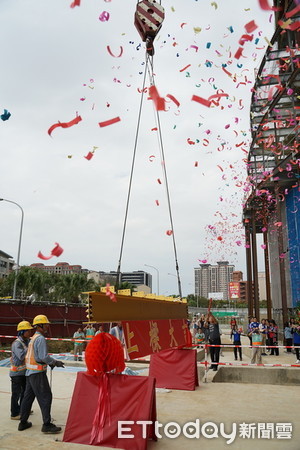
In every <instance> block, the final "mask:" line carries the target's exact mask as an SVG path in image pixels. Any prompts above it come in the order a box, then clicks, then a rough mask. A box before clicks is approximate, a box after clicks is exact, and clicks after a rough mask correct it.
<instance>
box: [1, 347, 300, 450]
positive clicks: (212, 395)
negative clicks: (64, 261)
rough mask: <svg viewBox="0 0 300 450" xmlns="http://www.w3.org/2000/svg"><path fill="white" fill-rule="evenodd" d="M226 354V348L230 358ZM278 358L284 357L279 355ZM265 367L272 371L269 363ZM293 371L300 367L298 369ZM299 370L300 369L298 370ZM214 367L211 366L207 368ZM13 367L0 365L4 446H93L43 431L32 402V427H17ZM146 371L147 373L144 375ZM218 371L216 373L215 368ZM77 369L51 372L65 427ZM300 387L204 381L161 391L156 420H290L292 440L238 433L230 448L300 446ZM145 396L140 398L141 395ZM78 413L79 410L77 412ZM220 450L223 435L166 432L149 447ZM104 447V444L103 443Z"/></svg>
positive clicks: (56, 410)
mask: <svg viewBox="0 0 300 450" xmlns="http://www.w3.org/2000/svg"><path fill="white" fill-rule="evenodd" d="M227 353H228V356H230V353H231V352H224V354H225V357H223V358H222V359H225V360H227ZM288 356H289V355H288ZM279 358H280V357H279ZM262 370H268V369H267V368H265V369H262ZM291 370H298V369H297V368H295V369H291ZM299 370H300V369H299ZM209 372H212V371H209ZM8 373H9V370H8V368H6V367H3V368H0V385H1V390H0V404H1V409H0V424H1V425H0V449H1V450H8V449H13V450H15V449H17V448H22V449H35V448H41V449H42V450H53V449H59V450H60V449H74V450H75V449H77V448H78V449H82V450H83V449H88V448H89V449H91V448H92V447H91V446H85V445H78V444H67V443H63V442H61V440H62V437H63V433H61V434H58V435H43V434H42V433H41V431H40V430H41V426H42V421H41V414H40V410H39V407H38V405H37V404H36V402H35V403H34V406H33V409H34V414H33V415H32V416H31V417H30V420H31V421H32V423H33V426H32V428H30V429H28V430H25V431H23V432H19V431H17V427H18V422H15V421H12V420H10V414H9V405H10V379H9V375H8ZM146 373H147V372H146V371H145V372H144V373H143V374H146ZM212 373H213V374H215V372H212ZM75 379H76V372H69V371H64V370H63V369H61V370H58V369H54V371H53V374H52V391H53V397H54V398H53V406H52V415H53V418H54V420H55V422H54V423H55V424H56V425H58V426H62V427H64V426H65V424H66V420H67V415H68V410H69V405H70V401H71V397H72V392H73V387H74V383H75ZM298 399H299V387H297V386H278V385H277V386H272V385H260V384H234V383H202V382H201V383H200V386H199V387H198V388H197V389H196V391H193V392H188V391H175V390H173V391H171V392H161V391H160V392H159V391H158V392H157V393H156V400H157V419H158V421H159V422H161V423H163V424H166V423H168V422H170V421H175V422H177V423H179V424H181V425H183V424H184V423H186V422H189V421H195V420H196V419H200V422H201V425H203V424H204V423H206V422H213V423H214V424H216V425H218V426H219V424H220V423H221V422H223V423H225V430H226V432H227V433H230V431H231V430H232V424H233V423H237V424H240V423H243V422H245V423H246V424H257V423H262V424H265V423H269V424H270V423H279V422H283V423H292V424H293V434H292V439H284V440H283V439H264V438H262V439H248V438H241V437H238V434H237V437H236V439H235V440H234V442H233V443H232V444H230V448H233V449H234V450H250V449H251V450H253V448H255V449H257V450H265V449H266V450H282V449H284V450H285V449H287V450H299V448H300V444H299V442H300V425H299V424H300V409H299V408H298V406H297V405H298V403H299V400H298ZM141 401H142V399H141ZM78 414H80V411H78ZM184 447H186V448H187V449H188V450H196V449H197V450H199V448H201V450H221V449H226V448H228V447H229V446H228V445H227V444H226V440H225V438H224V437H222V436H221V435H220V436H219V437H218V438H212V439H210V438H206V437H204V436H202V435H200V439H188V438H186V437H184V436H180V437H178V438H176V439H171V438H167V437H165V436H164V437H163V438H162V439H159V440H158V441H157V442H149V445H148V449H149V450H171V449H172V450H182V448H184ZM100 448H104V447H100Z"/></svg>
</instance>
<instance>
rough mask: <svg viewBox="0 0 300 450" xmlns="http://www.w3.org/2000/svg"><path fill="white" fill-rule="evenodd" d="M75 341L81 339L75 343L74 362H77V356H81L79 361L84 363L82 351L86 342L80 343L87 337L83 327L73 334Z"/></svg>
mask: <svg viewBox="0 0 300 450" xmlns="http://www.w3.org/2000/svg"><path fill="white" fill-rule="evenodd" d="M73 339H79V341H75V343H74V361H77V355H79V357H78V361H82V350H83V344H84V342H80V341H82V340H84V339H85V335H84V332H83V331H82V328H81V327H79V328H78V330H77V331H75V333H74V334H73Z"/></svg>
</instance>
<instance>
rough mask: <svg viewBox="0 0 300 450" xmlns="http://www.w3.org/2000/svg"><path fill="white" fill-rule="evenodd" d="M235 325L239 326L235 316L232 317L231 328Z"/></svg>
mask: <svg viewBox="0 0 300 450" xmlns="http://www.w3.org/2000/svg"><path fill="white" fill-rule="evenodd" d="M234 326H236V327H237V323H236V319H235V318H234V317H233V318H231V319H230V328H231V329H232V328H233V327H234Z"/></svg>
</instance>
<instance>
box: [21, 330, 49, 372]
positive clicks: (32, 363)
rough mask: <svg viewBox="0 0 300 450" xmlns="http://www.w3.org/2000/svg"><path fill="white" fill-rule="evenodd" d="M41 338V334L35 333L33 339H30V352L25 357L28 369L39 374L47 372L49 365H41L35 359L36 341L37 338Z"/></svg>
mask: <svg viewBox="0 0 300 450" xmlns="http://www.w3.org/2000/svg"><path fill="white" fill-rule="evenodd" d="M38 336H40V334H39V333H35V334H34V335H33V337H32V338H31V339H30V342H29V345H28V350H27V353H26V356H25V363H26V369H28V370H36V371H37V372H45V371H46V370H47V364H41V363H38V362H36V360H35V357H34V348H33V345H34V341H35V340H36V338H37V337H38Z"/></svg>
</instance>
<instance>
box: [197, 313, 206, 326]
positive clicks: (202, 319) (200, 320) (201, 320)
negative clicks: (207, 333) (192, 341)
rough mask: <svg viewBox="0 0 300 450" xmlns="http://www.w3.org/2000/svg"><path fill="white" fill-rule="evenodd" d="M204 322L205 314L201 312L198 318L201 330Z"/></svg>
mask: <svg viewBox="0 0 300 450" xmlns="http://www.w3.org/2000/svg"><path fill="white" fill-rule="evenodd" d="M204 322H205V315H204V314H201V316H200V319H199V320H198V325H199V328H201V330H202V329H203V327H204Z"/></svg>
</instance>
